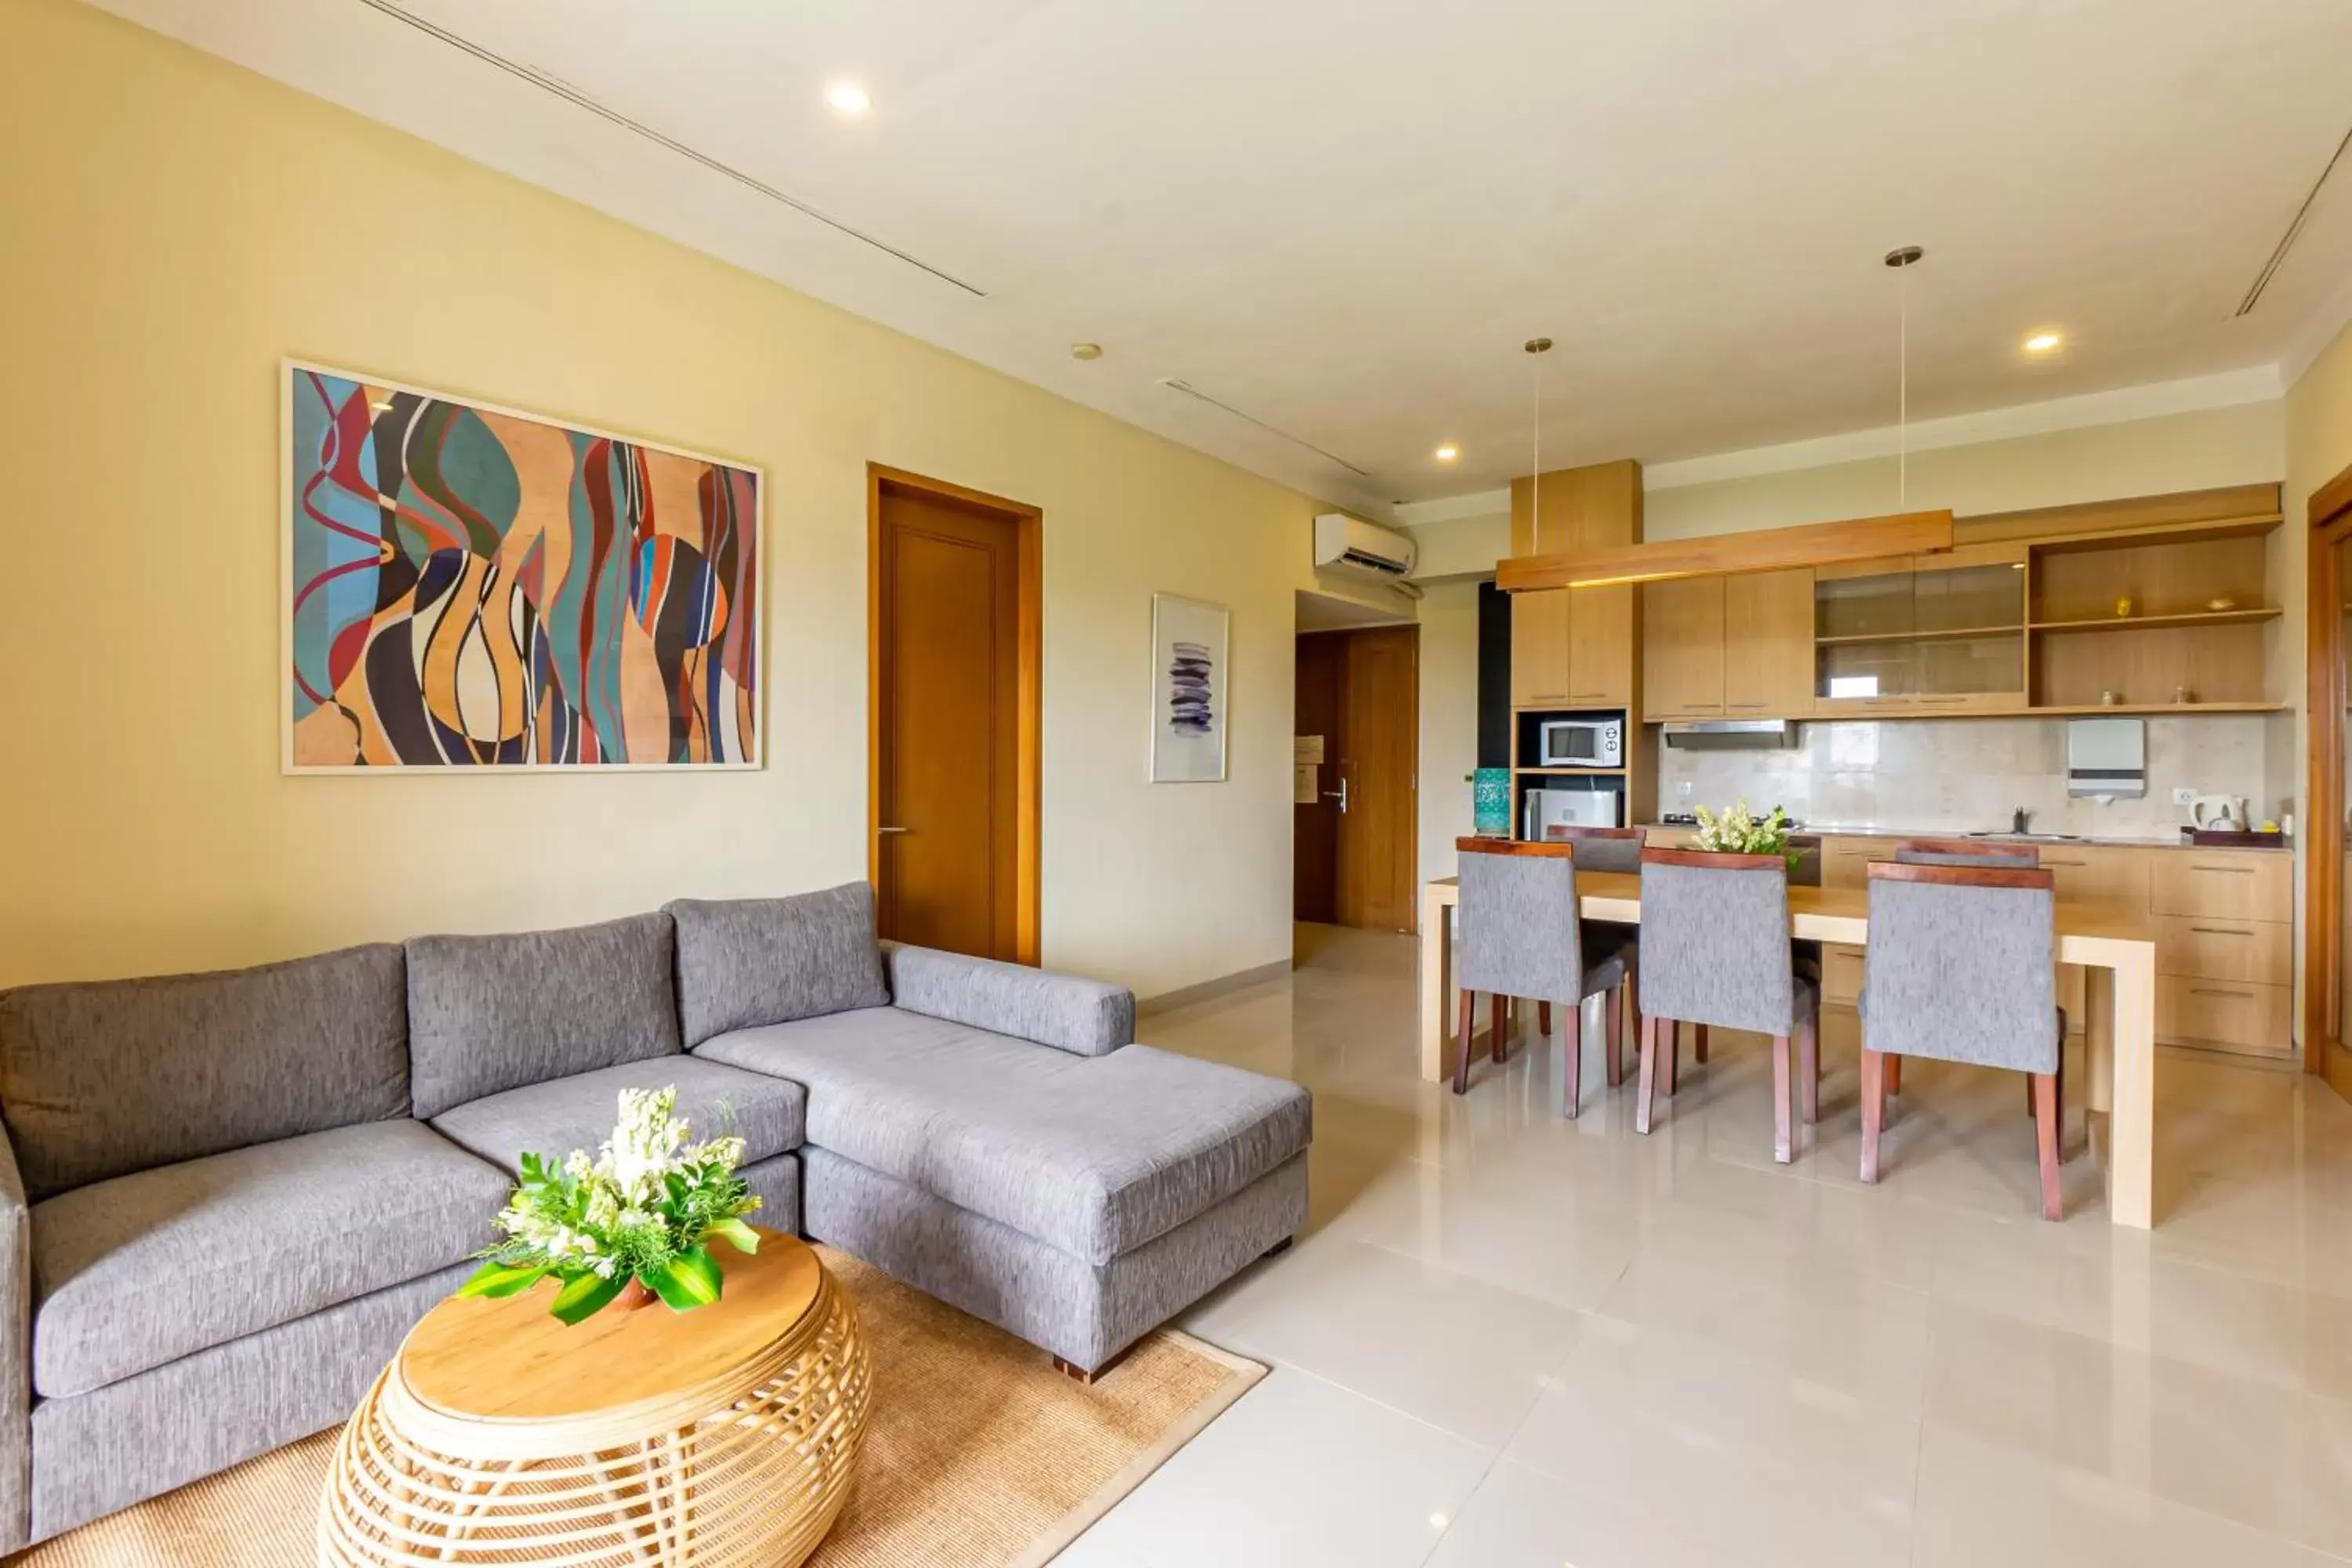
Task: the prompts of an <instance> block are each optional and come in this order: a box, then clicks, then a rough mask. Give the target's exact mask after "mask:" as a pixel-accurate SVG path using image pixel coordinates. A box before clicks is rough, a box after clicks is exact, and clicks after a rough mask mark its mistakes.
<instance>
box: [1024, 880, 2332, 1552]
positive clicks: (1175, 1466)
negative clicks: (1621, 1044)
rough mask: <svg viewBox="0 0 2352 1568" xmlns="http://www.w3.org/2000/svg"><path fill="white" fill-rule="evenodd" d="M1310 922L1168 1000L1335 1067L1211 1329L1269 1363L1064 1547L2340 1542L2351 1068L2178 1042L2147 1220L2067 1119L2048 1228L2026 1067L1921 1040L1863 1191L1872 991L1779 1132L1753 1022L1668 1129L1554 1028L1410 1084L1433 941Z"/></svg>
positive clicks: (1191, 1032) (1203, 1043) (1257, 1056)
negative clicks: (2152, 1225) (1289, 944)
mask: <svg viewBox="0 0 2352 1568" xmlns="http://www.w3.org/2000/svg"><path fill="white" fill-rule="evenodd" d="M1298 952H1299V958H1300V962H1299V966H1298V968H1297V970H1296V971H1295V972H1294V973H1292V974H1290V975H1289V976H1288V977H1286V978H1285V979H1282V980H1278V981H1273V982H1268V983H1266V984H1263V985H1259V986H1256V987H1254V988H1252V989H1250V990H1247V991H1243V992H1237V993H1234V994H1228V995H1225V996H1222V997H1219V998H1216V999H1215V1000H1213V1001H1210V1002H1206V1003H1202V1004H1199V1005H1195V1006H1192V1007H1189V1008H1186V1009H1183V1010H1181V1011H1177V1012H1170V1013H1163V1014H1160V1015H1158V1016H1152V1017H1150V1018H1148V1019H1147V1020H1146V1021H1145V1024H1144V1026H1143V1027H1142V1029H1141V1030H1140V1033H1141V1034H1142V1035H1143V1037H1145V1038H1146V1039H1148V1040H1150V1041H1151V1042H1152V1043H1154V1044H1156V1045H1160V1046H1165V1047H1170V1048H1171V1049H1175V1050H1181V1051H1185V1052H1188V1053H1191V1054H1192V1055H1196V1056H1201V1057H1207V1058H1214V1059H1216V1060H1219V1061H1227V1062H1233V1063H1235V1064H1237V1065H1240V1066H1244V1067H1248V1068H1255V1069H1256V1070H1258V1071H1261V1072H1268V1073H1275V1074H1279V1075H1281V1076H1283V1077H1286V1078H1291V1079H1297V1081H1298V1082H1300V1083H1303V1084H1305V1085H1307V1087H1308V1088H1310V1089H1313V1090H1314V1092H1315V1148H1314V1152H1313V1155H1312V1162H1313V1163H1312V1173H1313V1194H1314V1195H1313V1214H1312V1217H1311V1220H1310V1225H1309V1230H1308V1233H1307V1235H1306V1236H1304V1237H1301V1239H1300V1242H1299V1245H1298V1246H1297V1247H1295V1248H1293V1249H1292V1250H1291V1251H1290V1252H1289V1253H1287V1254H1286V1255H1285V1256H1283V1257H1281V1258H1276V1259H1274V1260H1272V1261H1270V1262H1267V1263H1265V1264H1261V1265H1259V1266H1257V1267H1256V1268H1254V1269H1252V1270H1251V1271H1250V1272H1249V1273H1248V1274H1246V1275H1244V1276H1243V1277H1242V1278H1241V1279H1238V1280H1236V1281H1234V1283H1233V1284H1232V1285H1231V1286H1229V1287H1227V1288H1226V1289H1224V1290H1223V1291H1222V1292H1220V1293H1219V1294H1218V1295H1216V1296H1213V1297H1212V1298H1210V1299H1209V1300H1207V1301H1205V1302H1203V1303H1202V1304H1201V1305H1200V1306H1199V1307H1198V1308H1196V1309H1195V1310H1193V1311H1192V1312H1191V1313H1189V1314H1187V1315H1186V1317H1185V1318H1184V1319H1183V1320H1182V1326H1184V1327H1186V1328H1188V1329H1190V1330H1191V1331H1193V1332H1195V1333H1197V1334H1199V1335H1201V1336H1202V1338H1204V1339H1207V1340H1210V1341H1212V1342H1215V1343H1218V1344H1221V1345H1225V1346H1228V1347H1231V1348H1232V1349H1234V1350H1236V1351H1239V1352H1243V1353H1244V1354H1248V1355H1252V1356H1255V1357H1258V1358H1260V1359H1262V1360H1265V1361H1266V1362H1268V1363H1271V1364H1272V1365H1273V1366H1274V1368H1275V1372H1274V1374H1273V1375H1272V1376H1271V1377H1269V1378H1267V1379H1266V1380H1265V1382H1264V1383H1262V1384H1259V1385H1258V1387H1257V1388H1256V1389H1255V1390H1253V1391H1252V1392H1251V1393H1250V1394H1248V1395H1247V1396H1246V1397H1245V1398H1244V1399H1243V1400H1242V1402H1241V1403H1240V1404H1239V1405H1236V1406H1235V1407H1234V1409H1233V1410H1232V1411H1230V1412H1228V1413H1227V1414H1226V1415H1224V1416H1223V1418H1221V1419H1220V1420H1218V1421H1217V1422H1216V1423H1215V1424H1214V1425H1213V1426H1211V1427H1210V1428H1209V1429H1208V1430H1207V1431H1206V1432H1205V1433H1203V1434H1202V1436H1200V1437H1199V1438H1197V1439H1196V1440H1194V1441H1193V1442H1192V1444H1191V1446H1189V1447H1186V1448H1185V1449H1184V1450H1183V1451H1182V1452H1181V1453H1180V1454H1179V1455H1177V1457H1176V1458H1174V1459H1172V1460H1171V1461H1170V1462H1169V1463H1168V1464H1167V1465H1166V1466H1165V1467H1163V1468H1161V1469H1160V1471H1159V1472H1158V1473H1157V1474H1156V1475H1154V1476H1152V1477H1151V1478H1150V1479H1149V1480H1148V1481H1146V1482H1145V1483H1144V1485H1143V1486H1142V1487H1141V1488H1139V1489H1138V1490H1137V1491H1136V1492H1135V1493H1134V1494H1133V1495H1132V1496H1130V1497H1129V1499H1128V1500H1126V1501H1125V1502H1123V1503H1122V1504H1121V1505H1120V1506H1119V1507H1118V1509H1116V1510H1113V1511H1112V1512H1111V1513H1110V1514H1109V1516H1108V1517H1107V1518H1106V1519H1104V1520H1103V1521H1101V1522H1100V1523H1099V1524H1097V1526H1096V1527H1095V1528H1094V1529H1093V1530H1092V1531H1089V1532H1087V1535H1086V1536H1085V1537H1084V1538H1082V1539H1081V1540H1080V1541H1079V1542H1077V1543H1076V1545H1075V1546H1074V1547H1072V1548H1071V1549H1070V1551H1069V1552H1066V1553H1065V1555H1064V1556H1063V1557H1062V1558H1061V1559H1060V1560H1059V1561H1060V1564H1061V1568H1191V1565H1193V1564H1202V1563H1215V1564H1229V1565H1234V1568H1246V1565H1255V1564H1269V1565H1271V1564H1283V1565H1286V1568H1306V1565H1310V1564H1325V1563H1331V1564H1347V1565H1349V1568H1385V1565H1388V1564H1396V1565H1398V1568H1410V1565H1412V1564H1419V1563H1427V1564H1431V1565H1432V1568H1470V1565H1477V1568H1519V1565H1521V1564H1527V1565H1529V1568H1562V1565H1570V1568H1701V1565H1705V1568H1729V1565H1734V1564H1741V1565H1747V1564H1778V1563H1804V1564H1807V1565H1808V1568H1824V1565H1835V1564H1846V1563H1860V1564H1918V1565H1927V1564H1937V1565H1941V1564H1970V1565H1974V1564H1981V1563H2000V1564H2003V1565H2004V1568H2024V1565H2030V1564H2036V1563H2066V1564H2069V1565H2070V1568H2084V1565H2100V1564H2110V1563H2112V1564H2118V1565H2121V1564H2133V1565H2145V1568H2163V1565H2166V1564H2174V1563H2184V1564H2186V1563H2196V1564H2218V1563H2228V1564H2231V1565H2244V1568H2269V1565H2272V1564H2287V1563H2294V1564H2304V1565H2311V1564H2320V1563H2338V1562H2346V1561H2352V1106H2347V1105H2346V1104H2344V1103H2343V1102H2342V1101H2340V1100H2336V1098H2335V1097H2334V1096H2333V1095H2332V1094H2331V1093H2330V1092H2329V1091H2328V1090H2327V1089H2325V1088H2324V1087H2321V1086H2319V1085H2317V1084H2315V1083H2314V1082H2312V1081H2311V1080H2308V1079H2304V1078H2302V1077H2300V1076H2299V1075H2296V1074H2293V1073H2288V1072H2284V1071H2279V1070H2273V1069H2268V1068H2259V1067H2246V1066H2241V1065H2237V1064H2233V1063H2229V1062H2226V1061H2221V1060H2215V1059H2211V1058H2201V1057H2199V1056H2197V1055H2194V1054H2191V1053H2177V1054H2175V1053H2168V1054H2167V1055H2166V1056H2165V1057H2164V1058H2163V1059H2162V1062H2161V1064H2160V1066H2159V1068H2158V1113H2159V1122H2158V1169H2159V1172H2160V1173H2162V1176H2161V1184H2160V1186H2159V1189H2158V1203H2159V1205H2161V1212H2162V1218H2161V1221H2160V1224H2159V1226H2158V1229H2157V1230H2156V1231H2155V1232H2154V1233H2152V1234H2150V1233H2134V1232H2127V1231H2118V1230H2116V1229H2114V1228H2112V1227H2111V1226H2109V1225H2108V1224H2107V1221H2106V1215H2105V1207H2104V1204H2103V1201H2102V1199H2101V1196H2100V1192H2099V1181H2098V1178H2097V1175H2096V1169H2095V1164H2094V1163H2093V1161H2092V1159H2091V1157H2090V1154H2089V1152H2088V1150H2087V1147H2086V1144H2085V1142H2084V1129H2083V1126H2082V1123H2081V1119H2080V1117H2079V1115H2070V1118H2069V1121H2070V1136H2069V1141H2068V1147H2069V1152H2070V1156H2071V1157H2070V1163H2068V1165H2067V1167H2066V1195H2067V1205H2068V1217H2067V1219H2066V1221H2065V1222H2064V1223H2063V1225H2050V1224H2045V1223H2043V1222H2042V1221H2041V1220H2040V1219H2039V1218H2037V1217H2036V1213H2035V1176H2034V1162H2033V1147H2032V1123H2031V1122H2030V1121H2028V1120H2027V1118H2026V1116H2025V1115H2024V1105H2023V1101H2024V1093H2023V1091H2022V1090H2021V1089H2020V1088H2019V1087H2018V1079H2015V1078H2014V1077H2012V1076H2009V1075H2004V1074H1998V1073H1990V1072H1972V1071H1964V1070H1961V1069H1957V1068H1937V1067H1934V1066H1932V1065H1929V1064H1912V1065H1911V1066H1910V1067H1909V1068H1908V1069H1907V1070H1906V1077H1905V1085H1904V1088H1905V1093H1904V1095H1903V1097H1902V1098H1901V1100H1899V1101H1897V1102H1896V1104H1897V1110H1895V1115H1894V1120H1893V1122H1892V1125H1891V1126H1890V1128H1889V1131H1888V1145H1887V1154H1886V1160H1887V1168H1886V1172H1885V1176H1884V1178H1883V1179H1882V1181H1881V1183H1880V1184H1879V1185H1878V1186H1877V1187H1875V1188H1864V1187H1863V1186H1862V1185H1861V1184H1859V1182H1858V1181H1857V1180H1856V1177H1855V1170H1854V1167H1855V1158H1856V1153H1857V1148H1858V1131H1857V1128H1856V1124H1855V1109H1854V1106H1855V1101H1854V1091H1855V1075H1854V1037H1853V1018H1852V1016H1851V1015H1850V1014H1849V1015H1844V1016H1839V1015H1836V1014H1832V1015H1831V1016H1830V1017H1829V1018H1828V1019H1827V1020H1826V1025H1825V1029H1824V1035H1825V1068H1824V1070H1825V1073H1826V1075H1827V1076H1826V1078H1825V1079H1824V1083H1823V1087H1822V1096H1823V1099H1822V1121H1821V1124H1820V1126H1819V1127H1818V1128H1817V1129H1815V1130H1814V1131H1813V1133H1812V1134H1811V1138H1810V1139H1809V1141H1808V1142H1806V1144H1805V1145H1804V1146H1803V1147H1802V1148H1801V1151H1800V1154H1799V1158H1798V1161H1797V1163H1795V1164H1793V1165H1791V1166H1788V1167H1776V1166H1775V1165H1774V1164H1773V1163H1772V1160H1771V1103H1770V1091H1769V1062H1768V1058H1767V1057H1766V1055H1765V1052H1764V1049H1763V1044H1762V1042H1761V1041H1760V1040H1757V1039H1754V1038H1752V1037H1736V1036H1735V1037H1724V1036H1722V1035H1720V1034H1718V1035H1717V1046H1716V1049H1715V1052H1714V1060H1713V1061H1712V1062H1711V1063H1710V1064H1709V1065H1708V1066H1707V1067H1705V1068H1692V1067H1691V1066H1690V1063H1689V1058H1688V1057H1687V1056H1685V1067H1684V1076H1683V1086H1682V1092H1681V1094H1680V1095H1679V1096H1678V1097H1676V1098H1675V1100H1672V1101H1671V1102H1663V1101H1662V1106H1661V1113H1660V1117H1659V1124H1658V1126H1657V1128H1656V1130H1655V1131H1654V1132H1653V1133H1652V1135H1651V1136H1649V1137H1648V1138H1641V1137H1637V1136H1635V1135H1634V1134H1633V1128H1632V1121H1631V1114H1630V1108H1631V1092H1630V1090H1619V1091H1614V1092H1612V1091H1611V1090H1609V1089H1606V1087H1605V1085H1604V1083H1603V1078H1602V1075H1601V1072H1600V1071H1599V1069H1598V1066H1597V1061H1598V1058H1597V1056H1594V1055H1588V1057H1587V1058H1586V1067H1585V1072H1584V1081H1585V1086H1586V1088H1585V1094H1586V1100H1585V1110H1584V1114H1583V1116H1582V1117H1581V1119H1580V1120H1579V1121H1575V1122H1572V1123H1571V1122H1569V1121H1564V1120H1563V1119H1562V1118H1561V1117H1560V1114H1559V1046H1558V1044H1557V1042H1539V1041H1537V1040H1534V1039H1533V1038H1532V1037H1528V1036H1526V1035H1523V1036H1522V1037H1521V1039H1520V1042H1519V1045H1518V1048H1517V1054H1516V1055H1515V1057H1514V1058H1513V1059H1512V1060H1511V1061H1510V1063H1509V1064H1508V1065H1507V1066H1506V1067H1505V1068H1500V1069H1496V1068H1492V1067H1491V1066H1487V1065H1485V1064H1483V1063H1482V1064H1481V1068H1480V1070H1479V1072H1478V1074H1477V1076H1476V1078H1475V1081H1474V1082H1473V1084H1472V1087H1471V1090H1470V1093H1469V1094H1468V1095H1467V1096H1466V1097H1465V1098H1463V1099H1460V1100H1457V1099H1455V1098H1454V1096H1453V1095H1451V1094H1450V1093H1448V1092H1446V1091H1445V1090H1444V1089H1441V1088H1439V1087H1437V1086H1435V1085H1429V1084H1423V1083H1422V1082H1420V1081H1419V1080H1418V1079H1417V1078H1416V1076H1415V1074H1414V1070H1413V1069H1414V1064H1413V994H1412V979H1413V975H1412V969H1413V946H1412V940H1411V939H1410V938H1400V937H1392V936H1381V935H1373V934H1370V933H1364V932H1357V931H1336V930H1332V929H1328V928H1321V927H1302V928H1301V929H1300V932H1299V941H1298ZM1593 1048H1594V1047H1592V1046H1591V1044H1590V1043H1589V1042H1588V1047H1587V1049H1588V1051H1589V1052H1590V1051H1592V1050H1593Z"/></svg>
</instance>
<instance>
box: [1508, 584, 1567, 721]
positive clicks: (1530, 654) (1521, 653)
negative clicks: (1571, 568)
mask: <svg viewBox="0 0 2352 1568" xmlns="http://www.w3.org/2000/svg"><path fill="white" fill-rule="evenodd" d="M1569 594H1570V590H1569V589H1566V588H1538V589H1536V590H1534V591H1533V592H1530V593H1525V594H1514V595H1511V705H1512V706H1513V707H1515V708H1549V707H1564V706H1566V705H1567V702H1568V688H1569V679H1568V595H1569Z"/></svg>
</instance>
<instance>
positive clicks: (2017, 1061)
mask: <svg viewBox="0 0 2352 1568" xmlns="http://www.w3.org/2000/svg"><path fill="white" fill-rule="evenodd" d="M2052 882H2053V879H2052V876H2051V873H2050V872H2048V871H2045V870H2042V869H2040V868H2034V867H2026V866H2014V865H2012V866H2000V867H1993V866H1932V865H1916V864H1906V863H1904V862H1900V861H1895V862H1882V863H1880V864H1877V865H1874V866H1872V867H1871V868H1870V960H1869V963H1868V964H1867V965H1866V966H1865V967H1864V971H1863V981H1862V1000H1861V1013H1862V1179H1863V1180H1864V1181H1865V1182H1875V1181H1876V1180H1878V1145H1879V1134H1880V1132H1881V1131H1882V1129H1883V1128H1884V1127H1885V1120H1886V1077H1885V1062H1886V1058H1888V1057H1889V1056H1906V1057H1927V1058H1930V1059H1931V1060H1935V1061H1947V1062H1962V1063H1968V1064H1970V1065H1973V1066H1978V1067H1995V1068H2010V1069H2011V1070H2012V1071H2017V1072H2023V1073H2026V1074H2029V1075H2030V1076H2031V1079H2032V1099H2033V1121H2034V1133H2035V1143H2036V1145H2037V1153H2038V1155H2039V1158H2040V1161H2041V1165H2042V1217H2043V1218H2044V1219H2058V1218H2060V1217H2062V1209H2061V1205H2060V1201H2059V1194H2058V1121H2059V1111H2060V1097H2059V1079H2058V1073H2059V1064H2060V1063H2061V1061H2062V1060H2063V1058H2064V1047H2065V1027H2066V1026H2065V1019H2064V1017H2063V1015H2061V1014H2060V1013H2059V1011H2058V994H2057V993H2058V982H2057V967H2056V963H2055V962H2054V961H2055V957H2056V950H2057V942H2058V936H2057V899H2056V896H2055V894H2054V893H2053V891H2052Z"/></svg>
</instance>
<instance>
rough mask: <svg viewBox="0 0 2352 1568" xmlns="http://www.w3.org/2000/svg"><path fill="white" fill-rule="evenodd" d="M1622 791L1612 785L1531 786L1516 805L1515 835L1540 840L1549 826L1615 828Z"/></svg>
mask: <svg viewBox="0 0 2352 1568" xmlns="http://www.w3.org/2000/svg"><path fill="white" fill-rule="evenodd" d="M1624 797H1625V792H1624V791H1623V790H1622V789H1621V788H1619V787H1618V786H1617V785H1615V784H1590V785H1585V786H1583V787H1580V788H1575V789H1531V790H1529V791H1528V795H1527V802H1526V804H1525V805H1523V806H1521V808H1520V820H1519V837H1522V838H1527V839H1541V838H1545V837H1549V829H1551V828H1553V827H1565V826H1573V827H1618V826H1623V815H1622V811H1621V809H1620V808H1621V805H1622V801H1623V800H1624Z"/></svg>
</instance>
